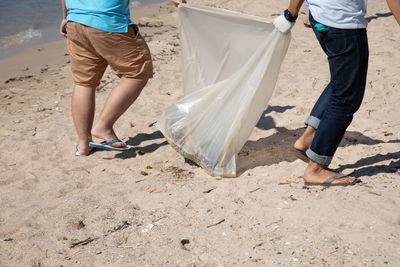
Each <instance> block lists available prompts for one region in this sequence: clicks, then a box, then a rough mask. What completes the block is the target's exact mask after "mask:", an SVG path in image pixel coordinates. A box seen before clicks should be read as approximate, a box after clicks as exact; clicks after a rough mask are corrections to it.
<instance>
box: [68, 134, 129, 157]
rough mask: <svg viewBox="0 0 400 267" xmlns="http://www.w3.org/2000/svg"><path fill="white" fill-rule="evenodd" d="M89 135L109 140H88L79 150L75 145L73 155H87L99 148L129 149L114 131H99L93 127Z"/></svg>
mask: <svg viewBox="0 0 400 267" xmlns="http://www.w3.org/2000/svg"><path fill="white" fill-rule="evenodd" d="M91 135H92V136H94V137H96V138H99V139H103V140H111V141H102V142H98V143H96V142H92V141H90V142H88V145H87V146H86V147H85V149H84V150H80V147H79V145H77V146H76V152H75V156H77V157H87V156H89V155H91V154H93V153H94V152H96V151H99V150H112V151H127V150H129V149H131V147H129V146H127V145H126V143H125V142H123V141H122V140H120V139H118V138H117V136H116V134H115V133H114V131H113V130H112V129H111V130H108V131H100V130H98V129H96V128H94V129H93V130H92V131H91ZM82 147H84V146H82Z"/></svg>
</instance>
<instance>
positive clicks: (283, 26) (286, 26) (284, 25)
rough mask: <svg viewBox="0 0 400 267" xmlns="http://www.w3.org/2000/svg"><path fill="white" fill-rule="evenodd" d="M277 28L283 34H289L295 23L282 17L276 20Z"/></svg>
mask: <svg viewBox="0 0 400 267" xmlns="http://www.w3.org/2000/svg"><path fill="white" fill-rule="evenodd" d="M274 26H275V28H276V29H277V30H278V31H280V32H281V33H283V34H287V33H288V32H289V31H290V30H291V29H292V28H293V26H294V22H289V21H288V20H287V19H286V18H285V16H284V15H280V16H279V17H277V18H276V19H275V20H274Z"/></svg>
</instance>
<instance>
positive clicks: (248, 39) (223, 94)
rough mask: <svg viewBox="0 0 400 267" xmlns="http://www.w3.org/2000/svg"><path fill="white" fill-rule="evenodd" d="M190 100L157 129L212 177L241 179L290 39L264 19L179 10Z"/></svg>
mask: <svg viewBox="0 0 400 267" xmlns="http://www.w3.org/2000/svg"><path fill="white" fill-rule="evenodd" d="M178 10H179V11H178V14H179V21H180V41H181V46H182V71H183V79H184V92H185V96H184V97H183V98H182V99H181V100H179V101H178V102H176V103H175V104H173V105H172V106H170V107H168V108H167V109H166V110H165V111H164V112H163V114H162V115H161V117H160V118H159V120H158V122H157V125H158V128H159V129H160V130H161V132H162V133H163V134H164V136H165V137H166V138H167V140H168V142H169V143H170V144H171V145H172V146H173V147H174V148H175V149H176V150H177V151H178V152H179V153H181V154H182V155H183V156H184V157H186V158H188V159H190V160H192V161H194V162H196V163H197V164H199V165H200V166H201V167H202V168H204V169H205V170H206V171H207V172H208V173H209V174H210V175H213V176H222V177H235V176H236V157H237V154H238V153H239V152H240V150H241V148H242V147H243V145H244V144H245V143H246V141H247V139H248V137H249V136H250V134H251V132H252V130H253V128H254V127H255V125H256V124H257V121H258V120H259V118H260V116H261V115H262V113H263V111H264V110H265V108H266V107H267V104H268V101H269V99H270V97H271V95H272V92H273V90H274V87H275V84H276V81H277V78H278V74H279V69H280V66H281V63H282V61H283V59H284V57H285V55H286V52H287V49H288V46H289V43H290V38H291V37H290V34H287V35H283V34H281V33H280V32H279V31H277V30H276V29H275V27H274V26H273V24H272V23H269V22H267V20H266V19H265V18H261V17H256V16H252V15H247V14H242V13H239V12H233V11H229V10H225V9H219V8H212V7H205V6H198V5H189V4H185V5H183V6H181V7H180V8H179V9H178Z"/></svg>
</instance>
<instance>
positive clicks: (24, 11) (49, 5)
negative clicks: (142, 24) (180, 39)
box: [0, 0, 165, 58]
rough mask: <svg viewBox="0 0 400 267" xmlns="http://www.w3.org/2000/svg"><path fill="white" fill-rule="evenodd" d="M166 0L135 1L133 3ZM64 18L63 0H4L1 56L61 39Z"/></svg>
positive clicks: (0, 1) (0, 24) (0, 23)
mask: <svg viewBox="0 0 400 267" xmlns="http://www.w3.org/2000/svg"><path fill="white" fill-rule="evenodd" d="M92 1H93V0H92ZM163 1H165V0H131V5H132V6H133V7H139V6H145V5H151V4H156V3H160V2H163ZM61 19H62V11H61V0H0V58H3V57H6V56H8V55H11V54H12V53H14V52H16V51H18V50H19V49H21V48H24V47H27V46H31V45H36V44H40V43H45V42H50V41H55V40H57V39H61V38H62V37H61V35H60V34H59V33H58V32H59V26H60V22H61Z"/></svg>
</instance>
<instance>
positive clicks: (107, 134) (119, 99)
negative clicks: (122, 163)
mask: <svg viewBox="0 0 400 267" xmlns="http://www.w3.org/2000/svg"><path fill="white" fill-rule="evenodd" d="M146 83H147V80H136V79H122V80H121V81H120V82H119V84H118V85H117V86H116V87H115V88H114V89H113V90H112V91H111V93H110V95H109V96H108V98H107V100H106V103H105V104H104V108H103V110H102V112H101V114H100V116H99V119H98V121H97V123H96V125H95V126H94V127H93V129H92V131H91V133H92V135H93V136H95V137H97V138H100V139H103V140H105V141H111V140H115V139H118V138H117V135H116V134H115V132H114V130H113V126H114V123H115V122H116V121H117V120H118V118H119V117H120V116H121V115H122V114H123V113H124V112H125V111H126V110H127V109H128V108H129V107H130V106H131V105H132V103H133V102H134V101H135V100H136V98H137V97H138V96H139V94H140V93H141V91H142V89H143V88H144V86H145V85H146ZM112 146H114V147H125V146H126V144H125V143H124V142H118V143H114V144H112Z"/></svg>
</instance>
